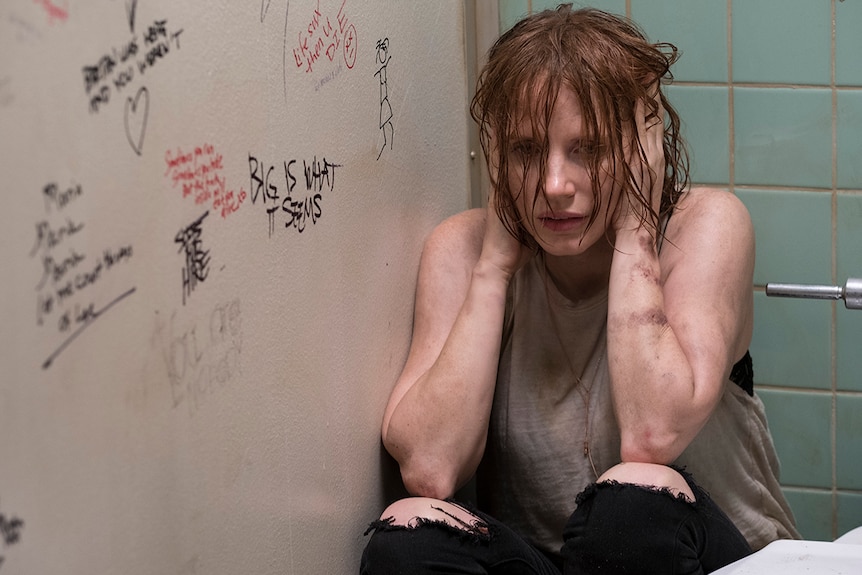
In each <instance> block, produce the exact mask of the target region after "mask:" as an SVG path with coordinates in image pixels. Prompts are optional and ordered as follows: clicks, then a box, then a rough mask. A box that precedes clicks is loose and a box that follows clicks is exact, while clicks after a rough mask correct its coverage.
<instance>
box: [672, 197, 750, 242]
mask: <svg viewBox="0 0 862 575" xmlns="http://www.w3.org/2000/svg"><path fill="white" fill-rule="evenodd" d="M704 227H708V228H715V227H718V228H725V229H727V228H728V227H730V228H732V229H733V230H734V231H736V232H739V233H747V232H749V231H751V218H750V217H749V214H748V209H747V208H746V207H745V204H743V203H742V200H740V199H739V198H738V197H737V196H736V195H735V194H734V193H732V192H730V191H728V190H725V189H721V188H707V187H698V188H692V189H690V190H688V191H686V192H685V193H684V194H682V197H681V198H680V200H679V202H678V203H677V205H676V207H675V208H674V212H673V216H672V217H671V219H670V222H669V225H668V236H671V235H676V236H680V235H684V234H685V233H686V231H690V232H691V233H696V234H699V233H701V232H702V230H703V228H704Z"/></svg>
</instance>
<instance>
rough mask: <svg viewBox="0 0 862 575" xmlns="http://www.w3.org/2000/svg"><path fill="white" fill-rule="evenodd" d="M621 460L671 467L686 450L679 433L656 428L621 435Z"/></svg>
mask: <svg viewBox="0 0 862 575" xmlns="http://www.w3.org/2000/svg"><path fill="white" fill-rule="evenodd" d="M620 436H621V437H620V460H621V461H623V462H624V463H658V464H660V465H669V464H671V463H673V462H674V461H675V460H676V458H677V457H679V456H680V454H681V453H682V452H683V450H684V449H685V446H684V445H682V444H683V441H682V439H681V437H680V435H679V434H678V433H675V432H673V431H670V430H658V429H656V428H647V429H640V430H638V431H630V432H625V431H623V432H621V433H620Z"/></svg>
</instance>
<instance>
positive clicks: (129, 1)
mask: <svg viewBox="0 0 862 575" xmlns="http://www.w3.org/2000/svg"><path fill="white" fill-rule="evenodd" d="M137 8H138V0H126V17H127V18H128V19H129V30H130V31H131V32H132V34H134V33H135V11H136V10H137Z"/></svg>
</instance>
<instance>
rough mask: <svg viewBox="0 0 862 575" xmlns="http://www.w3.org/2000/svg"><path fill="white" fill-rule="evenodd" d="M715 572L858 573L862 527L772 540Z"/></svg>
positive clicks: (728, 574)
mask: <svg viewBox="0 0 862 575" xmlns="http://www.w3.org/2000/svg"><path fill="white" fill-rule="evenodd" d="M713 573H714V574H715V575H731V574H732V575H743V574H751V575H755V574H757V575H771V574H776V575H802V574H806V575H827V574H828V575H860V574H862V527H857V528H856V529H853V530H852V531H849V532H848V533H845V534H844V535H842V536H841V537H839V538H838V539H836V540H835V541H833V542H832V543H829V542H827V541H793V540H779V541H773V542H772V543H770V544H769V545H767V546H766V547H764V548H763V549H761V550H760V551H758V552H757V553H754V554H752V555H749V556H748V557H746V558H744V559H740V560H739V561H736V562H735V563H731V564H730V565H728V566H727V567H724V568H722V569H719V570H718V571H713Z"/></svg>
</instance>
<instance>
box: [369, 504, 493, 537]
mask: <svg viewBox="0 0 862 575" xmlns="http://www.w3.org/2000/svg"><path fill="white" fill-rule="evenodd" d="M380 519H381V520H384V521H387V522H389V523H390V524H391V525H398V526H402V527H417V526H419V525H421V524H422V523H423V522H442V523H446V524H447V525H450V526H451V527H455V528H456V529H463V530H464V531H475V530H477V529H481V527H480V526H481V524H482V523H483V522H482V520H481V519H480V518H479V517H477V516H476V515H474V514H472V513H470V512H469V511H467V510H466V509H464V508H463V507H461V506H460V505H457V504H455V503H452V502H450V501H443V500H442V499H433V498H431V497H407V498H405V499H399V500H398V501H396V502H394V503H392V504H391V505H390V506H389V507H387V508H386V509H385V510H384V511H383V513H382V514H381V515H380Z"/></svg>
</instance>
